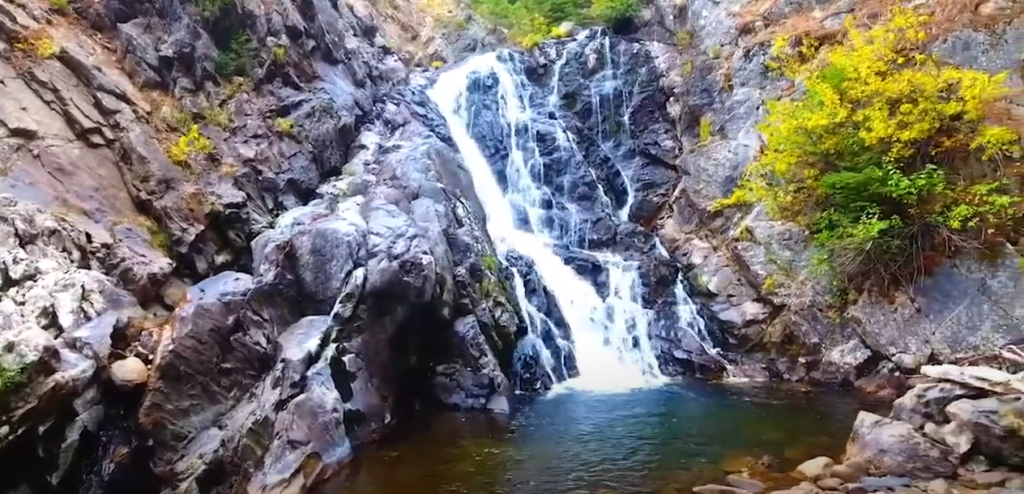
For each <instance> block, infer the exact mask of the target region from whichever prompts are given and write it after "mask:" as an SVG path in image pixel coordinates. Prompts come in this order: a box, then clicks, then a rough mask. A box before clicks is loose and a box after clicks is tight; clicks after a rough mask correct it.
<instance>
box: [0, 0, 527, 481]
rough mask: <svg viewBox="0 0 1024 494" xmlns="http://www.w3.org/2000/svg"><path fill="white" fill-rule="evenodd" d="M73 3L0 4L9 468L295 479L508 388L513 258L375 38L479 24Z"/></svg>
mask: <svg viewBox="0 0 1024 494" xmlns="http://www.w3.org/2000/svg"><path fill="white" fill-rule="evenodd" d="M71 7H72V10H73V14H72V13H71V12H68V13H67V15H69V16H70V15H74V16H75V17H76V18H77V19H76V20H75V21H74V22H71V21H70V20H66V19H60V18H59V16H58V14H57V13H56V11H50V10H49V9H46V8H40V6H36V5H34V3H33V2H28V3H25V2H19V3H12V2H5V1H0V13H2V15H0V75H2V77H0V79H2V82H0V87H2V88H3V93H4V95H5V97H6V98H5V99H4V101H3V102H0V366H2V368H0V370H2V371H3V372H4V376H5V388H4V389H3V391H2V392H3V395H2V396H0V459H2V460H4V463H5V465H8V466H9V467H13V468H12V469H10V470H5V472H8V471H10V472H15V473H13V474H12V475H7V474H5V475H4V476H2V477H3V479H0V492H8V491H16V490H18V489H22V490H24V489H27V490H28V491H32V492H48V491H52V490H56V491H60V492H83V493H99V492H120V491H140V490H141V491H148V490H153V489H157V488H159V489H166V490H167V491H168V492H196V491H197V486H199V485H200V484H201V488H199V489H198V490H201V491H202V492H229V491H231V489H232V486H237V485H243V486H244V485H247V484H246V483H248V484H249V489H250V492H260V491H268V492H270V491H275V492H277V491H288V492H292V490H293V489H301V488H305V487H308V486H309V485H311V484H312V483H314V482H316V481H319V480H321V479H322V478H323V477H324V476H325V475H327V474H328V473H330V472H331V471H333V469H335V468H337V467H338V466H339V465H340V464H342V463H343V462H345V461H346V460H347V459H348V458H349V457H350V455H351V447H352V445H353V444H358V443H360V442H364V441H368V440H371V439H374V438H376V437H378V436H380V435H381V434H383V433H384V432H386V430H387V426H389V425H391V424H392V423H393V422H395V421H396V420H398V419H400V418H403V417H404V416H405V415H406V414H407V413H410V412H411V411H413V410H415V409H416V408H418V407H424V406H432V407H453V408H461V409H481V410H483V409H489V410H493V411H499V412H501V411H507V409H508V404H507V395H508V394H509V393H510V392H511V385H510V384H509V379H508V377H507V376H508V375H510V370H511V366H512V353H513V350H514V348H515V346H516V340H517V338H518V335H520V334H521V333H522V332H523V331H522V329H523V323H522V321H521V320H520V311H519V308H518V307H516V305H515V302H514V300H515V299H514V298H513V297H512V294H511V293H510V292H509V291H508V289H507V288H506V287H508V286H511V280H510V279H508V278H507V273H503V272H500V271H494V270H488V269H486V268H485V267H484V266H483V265H484V264H485V263H484V262H483V260H484V259H486V258H487V257H488V256H493V249H492V247H491V246H490V242H489V240H488V239H487V237H486V235H485V234H484V233H483V228H482V226H483V221H482V218H483V215H482V211H481V210H480V206H479V204H478V201H477V199H476V197H475V196H474V194H473V189H472V186H471V182H470V180H469V178H468V177H467V176H466V174H465V171H464V170H463V169H462V167H461V160H460V158H459V156H458V155H457V153H455V151H454V150H453V148H452V147H451V139H450V137H449V136H447V134H446V132H447V131H446V128H445V126H444V124H443V121H442V119H441V118H440V116H439V115H437V114H436V110H434V109H433V108H432V105H431V103H430V101H429V100H428V99H427V98H426V97H425V96H424V95H423V92H422V88H423V87H424V86H425V85H427V84H429V81H428V80H426V79H414V80H413V81H411V82H412V83H411V85H410V79H409V66H407V65H406V61H403V59H402V58H401V57H400V56H399V54H398V53H396V52H394V51H392V50H391V49H389V48H387V47H386V45H387V44H388V43H386V42H385V39H384V37H383V35H382V32H386V33H388V35H389V36H392V37H393V38H401V37H403V36H404V37H406V38H408V39H418V38H419V37H420V36H421V35H422V36H430V37H432V42H431V47H430V48H429V49H427V50H425V51H424V52H422V53H416V54H413V53H412V50H411V49H410V50H409V51H408V52H407V53H405V54H406V55H409V57H408V58H407V60H409V59H419V60H421V61H425V60H430V59H436V58H437V57H440V58H442V59H454V58H459V57H462V56H464V55H465V54H466V53H467V51H471V50H474V49H478V48H482V47H485V46H488V45H490V44H492V43H493V39H491V38H489V34H488V33H487V32H486V30H483V29H479V23H477V22H476V21H475V20H472V19H471V21H472V24H473V25H475V26H477V27H476V28H475V30H474V31H473V32H472V33H462V34H460V35H459V36H448V35H446V34H444V33H441V32H440V31H435V32H423V31H420V32H415V33H413V32H410V31H409V29H408V26H409V24H408V23H405V24H403V22H405V21H403V20H402V19H406V18H407V17H408V16H410V15H415V14H413V13H412V12H406V11H405V9H404V7H403V5H402V4H398V3H394V2H392V3H388V2H385V3H382V4H380V5H371V4H367V3H364V2H347V3H341V4H332V3H330V2H319V1H312V2H291V1H284V0H281V1H271V2H269V3H268V2H251V1H241V2H230V5H228V6H226V7H225V8H223V9H221V10H220V11H218V12H200V11H199V10H198V9H197V7H196V6H195V5H194V3H192V2H180V1H178V0H170V1H160V2H153V1H148V0H143V1H141V2H136V1H131V2H127V1H118V0H113V1H109V2H75V1H73V2H72V6H71ZM417 8H418V7H417ZM79 20H80V21H83V22H84V23H87V24H88V25H89V26H91V27H93V28H95V29H96V30H98V31H99V35H100V36H105V37H106V39H103V40H100V39H99V37H97V36H95V35H96V34H97V33H88V34H86V33H83V32H82V30H83V29H85V28H84V27H83V26H82V25H81V24H80V23H79V22H78V21H79ZM418 20H422V18H420V19H418ZM442 20H443V19H436V21H437V22H438V23H439V24H440V23H441V21H442ZM403 26H404V27H403ZM242 34H245V35H247V36H248V37H249V38H248V39H252V40H259V44H255V43H253V44H251V45H250V46H248V47H247V48H246V49H247V50H251V51H249V52H247V53H243V54H238V53H233V52H232V50H236V49H237V46H234V45H232V44H231V41H232V39H233V38H237V37H238V36H240V35H242ZM25 40H33V43H35V42H37V41H38V43H39V44H31V43H25ZM264 43H265V44H264ZM51 45H52V46H53V47H54V51H55V53H54V54H50V53H41V52H39V51H38V50H37V51H35V52H34V51H31V50H29V49H27V48H25V47H33V46H43V47H47V46H51ZM108 46H116V48H117V53H112V52H110V51H108V50H107V48H106V47H108ZM274 47H278V48H280V49H282V50H283V53H284V55H285V56H284V57H283V60H281V59H280V58H282V57H277V58H276V59H275V56H276V55H275V54H276V53H278V52H273V53H272V51H271V50H272V48H274ZM407 48H409V47H408V46H404V47H403V49H407ZM51 55H52V56H51ZM238 55H243V56H242V57H241V58H240V59H241V61H242V62H243V63H244V64H246V65H247V66H246V67H244V69H245V70H244V72H245V74H244V75H246V76H247V77H246V78H243V79H238V78H232V77H231V75H232V74H228V73H226V72H225V70H226V69H225V65H224V63H225V61H230V60H229V59H230V57H232V56H234V57H236V58H238ZM236 61H237V60H236ZM271 61H273V63H271ZM229 72H236V71H235V70H234V69H231V70H229ZM234 75H242V74H240V73H238V74H234ZM407 86H409V87H407ZM193 123H195V124H196V125H197V129H198V131H199V132H200V133H201V135H202V137H203V139H204V141H202V142H203V146H201V147H202V149H199V146H197V145H196V143H195V142H191V141H189V142H191V143H186V145H187V146H196V147H195V149H193V148H187V151H188V153H187V154H188V157H187V158H188V159H187V160H184V161H182V160H181V159H175V160H172V159H171V158H172V157H173V153H171V149H172V146H174V145H175V144H177V145H182V144H181V143H182V142H186V141H185V137H184V136H185V135H186V134H187V132H188V130H189V127H190V125H191V124H193ZM332 177H334V179H333V180H331V181H329V182H328V179H330V178H332ZM325 182H328V183H325ZM313 199H315V201H312V202H311V200H313ZM200 280H201V281H200ZM189 285H193V286H191V287H190V286H189ZM494 287H498V288H497V289H495V288H494ZM143 308H144V309H143ZM149 367H151V371H150V368H149ZM8 376H13V377H11V379H12V381H11V382H12V383H13V385H12V386H11V387H9V388H8V387H7V383H6V379H7V378H8ZM143 388H144V389H143Z"/></svg>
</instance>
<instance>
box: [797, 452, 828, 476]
mask: <svg viewBox="0 0 1024 494" xmlns="http://www.w3.org/2000/svg"><path fill="white" fill-rule="evenodd" d="M835 464H836V462H835V461H833V460H832V458H829V457H827V456H819V457H817V458H814V459H811V460H807V461H805V462H803V463H801V464H800V466H798V467H796V470H795V471H794V472H793V474H794V475H795V476H796V477H797V478H800V479H807V480H812V481H813V480H819V479H822V478H826V477H828V475H829V472H831V471H832V467H834V466H835Z"/></svg>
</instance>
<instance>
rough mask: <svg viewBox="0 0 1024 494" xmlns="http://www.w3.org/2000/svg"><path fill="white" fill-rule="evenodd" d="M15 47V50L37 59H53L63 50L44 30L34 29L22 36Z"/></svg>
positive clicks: (15, 43)
mask: <svg viewBox="0 0 1024 494" xmlns="http://www.w3.org/2000/svg"><path fill="white" fill-rule="evenodd" d="M13 46H14V49H15V50H18V51H20V52H23V53H27V54H29V55H31V56H33V57H35V58H53V57H55V56H57V54H58V53H60V50H61V46H60V45H59V44H57V42H56V41H54V40H53V38H52V37H50V35H49V33H47V32H46V31H45V30H44V29H43V28H37V29H34V30H32V31H29V32H28V33H26V34H24V35H22V36H20V37H19V39H17V40H16V41H15V42H14V44H13Z"/></svg>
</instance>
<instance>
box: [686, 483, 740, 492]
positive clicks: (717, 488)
mask: <svg viewBox="0 0 1024 494" xmlns="http://www.w3.org/2000/svg"><path fill="white" fill-rule="evenodd" d="M693 492H694V494H744V493H746V492H747V491H745V490H743V489H740V488H737V487H730V486H727V485H714V484H711V485H702V486H700V487H694V488H693Z"/></svg>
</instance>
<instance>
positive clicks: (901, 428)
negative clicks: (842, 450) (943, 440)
mask: <svg viewBox="0 0 1024 494" xmlns="http://www.w3.org/2000/svg"><path fill="white" fill-rule="evenodd" d="M845 457H846V458H847V459H856V460H860V461H863V462H864V463H866V464H867V465H868V466H869V468H870V470H871V472H873V473H883V474H889V475H906V476H911V477H915V478H925V479H929V478H936V477H946V476H950V475H952V474H953V473H954V472H956V468H957V464H958V463H959V461H958V460H959V457H958V455H957V454H956V452H955V451H953V450H952V449H951V448H949V447H948V446H945V445H942V444H938V443H936V442H934V441H932V440H930V439H928V438H927V437H925V436H923V435H922V434H921V433H920V432H918V431H916V430H915V429H914V428H913V427H912V426H911V425H910V424H907V423H904V422H897V421H894V420H890V419H886V418H883V417H879V416H878V415H875V414H873V413H869V412H860V414H858V415H857V420H856V421H855V422H854V425H853V432H852V433H851V434H850V439H849V441H848V442H847V444H846V456H845ZM862 482H863V481H862Z"/></svg>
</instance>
